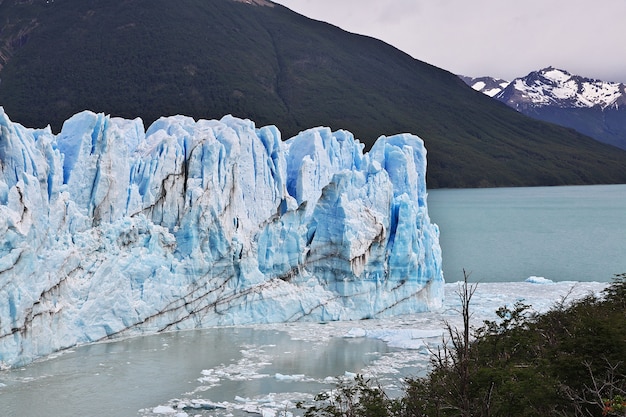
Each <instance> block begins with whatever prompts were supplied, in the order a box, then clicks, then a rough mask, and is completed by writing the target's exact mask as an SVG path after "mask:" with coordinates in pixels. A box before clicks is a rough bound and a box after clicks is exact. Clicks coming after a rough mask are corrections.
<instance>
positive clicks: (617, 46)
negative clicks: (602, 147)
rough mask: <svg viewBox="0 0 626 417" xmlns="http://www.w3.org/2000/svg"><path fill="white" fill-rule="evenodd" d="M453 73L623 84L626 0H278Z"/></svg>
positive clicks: (292, 7) (307, 14)
mask: <svg viewBox="0 0 626 417" xmlns="http://www.w3.org/2000/svg"><path fill="white" fill-rule="evenodd" d="M273 1H275V2H276V3H280V4H282V5H284V6H287V7H289V8H290V9H292V10H294V11H295V12H298V13H300V14H303V15H305V16H308V17H310V18H313V19H316V20H323V21H325V22H329V23H331V24H333V25H336V26H339V27H341V28H342V29H345V30H347V31H349V32H354V33H359V34H364V35H369V36H373V37H375V38H378V39H381V40H383V41H385V42H387V43H389V44H391V45H393V46H395V47H397V48H399V49H401V50H403V51H405V52H407V53H408V54H410V55H411V56H413V57H414V58H417V59H419V60H421V61H426V62H428V63H430V64H433V65H436V66H438V67H440V68H443V69H446V70H448V71H451V72H453V73H456V74H463V75H469V76H474V77H478V76H482V75H490V76H494V77H499V78H504V79H506V80H509V81H510V80H512V79H513V78H515V77H520V76H524V75H526V74H528V73H529V72H531V71H534V70H538V69H541V68H545V67H548V66H554V67H557V68H561V69H564V70H567V71H569V72H570V73H573V74H577V75H583V76H586V77H590V78H599V79H603V80H605V81H619V82H624V83H626V0H273Z"/></svg>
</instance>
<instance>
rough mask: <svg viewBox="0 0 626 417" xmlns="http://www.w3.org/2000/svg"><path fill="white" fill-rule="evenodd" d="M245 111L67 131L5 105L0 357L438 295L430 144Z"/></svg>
mask: <svg viewBox="0 0 626 417" xmlns="http://www.w3.org/2000/svg"><path fill="white" fill-rule="evenodd" d="M363 149H364V146H363V145H362V144H361V143H359V142H358V141H357V140H355V139H354V138H353V136H352V135H351V134H350V133H348V132H345V131H337V132H331V131H330V130H329V129H327V128H315V129H311V130H308V131H305V132H302V133H301V134H299V135H298V136H296V137H294V138H292V139H289V140H287V141H285V142H283V141H282V140H281V137H280V133H279V131H278V130H277V129H276V128H275V127H273V126H268V127H263V128H260V129H257V128H255V125H254V124H253V123H252V122H251V121H249V120H240V119H237V118H234V117H232V116H226V117H224V118H223V119H222V120H220V121H216V120H211V121H208V120H199V121H194V120H193V119H191V118H188V117H183V116H174V117H168V118H162V119H160V120H158V121H156V122H155V123H153V124H152V125H151V126H150V127H149V128H148V129H147V130H144V126H143V123H142V121H141V120H140V119H136V120H123V119H118V118H110V117H108V116H105V115H102V114H94V113H91V112H82V113H79V114H77V115H75V116H73V117H72V118H70V119H69V120H67V121H66V122H65V124H64V126H63V129H62V131H61V132H60V133H59V134H58V135H53V134H52V132H51V131H50V129H40V130H35V129H28V128H25V127H23V126H21V125H19V124H17V123H12V122H11V121H10V119H9V118H8V117H7V115H6V114H5V113H4V111H3V110H2V108H1V107H0V300H1V302H0V364H1V365H2V366H15V365H19V364H24V363H27V362H29V361H31V360H33V359H34V358H37V357H39V356H42V355H46V354H49V353H51V352H54V351H57V350H61V349H64V348H68V347H71V346H75V345H77V344H81V343H88V342H94V341H102V340H106V339H108V338H113V337H120V336H129V335H134V334H142V333H146V332H159V331H166V330H176V329H187V328H194V327H200V326H211V325H229V324H244V323H259V322H279V321H296V320H320V321H326V320H353V319H362V318H370V317H380V316H387V315H393V314H403V313H412V312H419V311H424V310H428V309H433V308H437V307H439V306H440V305H441V303H442V298H443V274H442V270H441V250H440V247H439V240H438V237H439V232H438V229H437V226H436V225H434V224H431V223H430V219H429V217H428V211H427V205H426V186H425V174H426V151H425V149H424V146H423V143H422V141H421V140H420V139H419V138H417V137H415V136H412V135H409V134H403V135H397V136H393V137H381V138H379V139H378V141H377V142H376V144H375V145H374V147H373V148H372V149H371V151H370V152H369V153H364V152H363Z"/></svg>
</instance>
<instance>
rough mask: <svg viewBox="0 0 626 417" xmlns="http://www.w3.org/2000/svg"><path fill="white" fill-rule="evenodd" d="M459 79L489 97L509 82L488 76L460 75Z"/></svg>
mask: <svg viewBox="0 0 626 417" xmlns="http://www.w3.org/2000/svg"><path fill="white" fill-rule="evenodd" d="M461 79H462V80H463V81H465V83H466V84H467V85H469V86H470V87H472V88H473V89H474V90H476V91H480V92H481V93H483V94H486V95H488V96H489V97H493V96H495V95H496V94H498V93H500V92H501V91H502V90H504V89H505V88H506V87H507V86H508V85H509V82H508V81H506V80H502V79H500V78H493V77H488V76H486V77H478V78H472V77H466V76H463V75H462V76H461Z"/></svg>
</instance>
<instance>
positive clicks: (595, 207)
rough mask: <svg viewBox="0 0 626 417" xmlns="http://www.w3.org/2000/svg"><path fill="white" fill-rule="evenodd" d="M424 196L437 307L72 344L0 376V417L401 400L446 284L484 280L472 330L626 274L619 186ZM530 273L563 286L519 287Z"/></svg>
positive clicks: (454, 302) (451, 302) (418, 370)
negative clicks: (438, 265)
mask: <svg viewBox="0 0 626 417" xmlns="http://www.w3.org/2000/svg"><path fill="white" fill-rule="evenodd" d="M428 202H429V211H430V215H431V219H432V220H433V221H434V222H436V223H438V224H439V226H440V229H441V245H442V250H443V256H444V270H445V274H446V279H447V281H448V282H450V283H449V284H446V301H445V305H444V309H443V310H442V311H438V312H431V313H424V314H416V315H412V316H402V317H396V318H391V319H385V320H365V321H360V322H333V323H327V324H320V323H289V324H275V325H259V326H253V327H243V326H242V327H226V328H215V329H207V330H197V331H187V332H179V333H169V334H159V335H153V336H145V337H138V338H133V339H128V340H120V341H116V342H111V343H105V344H96V345H91V346H82V347H78V348H76V349H73V350H72V351H68V352H64V353H63V354H59V355H55V356H54V357H51V358H48V359H46V360H42V361H39V362H37V363H34V364H31V365H29V366H27V367H25V368H21V369H13V370H9V371H0V416H3V417H4V416H11V417H13V416H15V417H17V416H20V417H21V416H29V417H43V416H46V417H48V416H51V417H72V416H93V417H106V416H116V417H124V416H139V417H155V416H162V415H170V416H179V417H183V416H196V415H200V416H247V415H251V414H250V413H255V414H257V415H263V416H282V415H286V416H289V415H301V414H302V413H301V412H298V411H297V410H295V409H294V407H295V403H296V402H297V401H310V400H311V399H312V398H313V396H314V394H316V393H318V392H320V391H322V390H327V389H331V388H332V387H333V386H334V385H333V384H334V382H335V381H336V379H335V378H336V377H339V378H350V377H352V376H353V375H354V374H355V373H364V374H366V375H374V376H376V377H377V378H378V379H379V380H380V381H381V383H382V385H383V386H384V387H385V388H386V389H387V390H389V392H392V393H393V392H396V393H398V392H401V386H402V382H401V378H402V377H404V376H407V375H410V376H413V375H418V374H423V373H424V372H425V370H426V368H427V364H428V358H429V353H428V349H427V346H428V345H430V346H433V345H434V344H437V343H438V342H439V341H440V340H441V335H442V333H443V322H442V320H443V319H446V320H448V321H449V322H451V323H452V324H453V325H460V318H459V316H458V307H459V303H458V299H457V298H456V296H455V291H456V289H457V287H456V284H453V283H451V282H454V281H457V280H460V279H461V278H462V269H463V268H465V269H466V270H469V271H472V279H473V280H475V281H481V282H482V283H481V284H480V285H479V287H478V291H477V293H476V294H475V298H474V299H473V301H472V309H473V311H474V313H475V314H474V319H475V320H476V323H477V324H481V323H482V320H485V319H488V320H493V319H495V315H494V314H493V313H494V312H495V310H496V309H497V308H498V307H500V306H502V305H505V304H507V305H512V303H514V302H515V301H519V300H524V302H526V303H528V304H532V305H533V307H534V308H535V310H537V311H545V310H546V309H548V308H549V307H550V306H551V305H552V304H553V303H554V302H556V301H557V300H558V299H559V298H560V297H562V296H564V295H565V294H568V293H570V292H571V295H570V297H573V296H583V295H586V294H588V293H589V292H598V291H600V290H601V289H602V288H604V287H605V286H606V282H607V281H609V280H610V278H611V277H612V275H613V274H616V273H622V272H626V237H625V235H626V185H618V186H591V187H553V188H509V189H483V190H433V191H430V192H429V198H428ZM532 275H534V276H543V277H545V278H548V279H551V280H554V281H561V282H555V283H552V284H551V283H544V284H537V283H528V282H523V281H524V280H525V279H526V278H528V277H529V276H532ZM568 280H572V281H583V282H581V283H574V282H566V281H568ZM591 281H604V282H591ZM539 282H545V281H539ZM483 283H484V284H483ZM252 415H254V414H252Z"/></svg>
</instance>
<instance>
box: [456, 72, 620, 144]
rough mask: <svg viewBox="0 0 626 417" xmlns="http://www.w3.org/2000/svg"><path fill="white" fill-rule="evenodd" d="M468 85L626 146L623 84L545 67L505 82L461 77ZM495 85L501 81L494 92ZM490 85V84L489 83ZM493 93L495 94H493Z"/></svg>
mask: <svg viewBox="0 0 626 417" xmlns="http://www.w3.org/2000/svg"><path fill="white" fill-rule="evenodd" d="M461 78H462V79H463V80H464V81H465V82H466V83H467V84H468V85H470V86H472V88H474V89H475V90H477V91H481V92H483V93H485V94H488V95H489V96H491V97H494V98H495V99H496V100H499V101H501V102H503V103H506V104H507V105H508V106H510V107H512V108H514V109H516V110H517V111H519V112H521V113H524V114H526V115H527V116H530V117H533V118H535V119H539V120H544V121H548V122H551V123H555V124H558V125H561V126H566V127H571V128H573V129H576V130H578V131H579V132H581V133H583V134H585V135H587V136H590V137H593V138H595V139H597V140H599V141H600V142H604V143H608V144H611V145H614V146H617V147H620V148H623V149H626V85H624V84H622V83H616V82H608V81H601V80H594V79H591V78H586V77H582V76H578V75H572V74H570V73H569V72H567V71H564V70H561V69H557V68H553V67H548V68H544V69H542V70H539V71H533V72H531V73H530V74H528V75H526V76H525V77H521V78H516V79H515V80H513V81H511V82H510V83H508V84H506V85H505V82H501V80H496V79H493V78H489V77H481V78H470V77H461ZM495 85H503V88H502V90H501V91H499V92H496V90H497V88H495V87H493V86H495ZM490 86H491V87H490ZM494 93H495V94H494Z"/></svg>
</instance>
